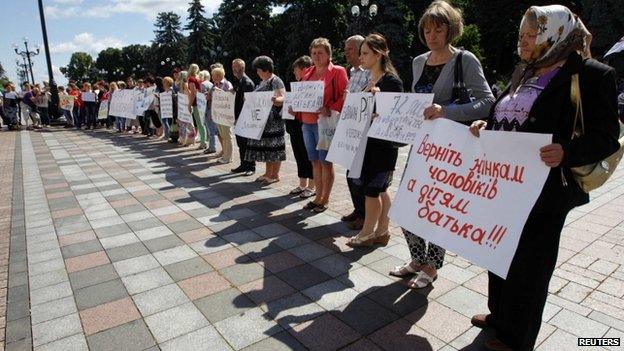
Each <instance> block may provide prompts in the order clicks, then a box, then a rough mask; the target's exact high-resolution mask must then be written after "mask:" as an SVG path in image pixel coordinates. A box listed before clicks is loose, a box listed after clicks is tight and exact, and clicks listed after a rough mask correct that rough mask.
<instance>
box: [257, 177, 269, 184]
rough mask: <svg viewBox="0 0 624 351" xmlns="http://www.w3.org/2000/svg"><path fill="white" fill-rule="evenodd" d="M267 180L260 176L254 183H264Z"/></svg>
mask: <svg viewBox="0 0 624 351" xmlns="http://www.w3.org/2000/svg"><path fill="white" fill-rule="evenodd" d="M267 179H269V178H267V177H266V176H263V175H261V176H259V177H258V178H256V180H255V181H256V182H258V183H262V182H264V181H265V180H267Z"/></svg>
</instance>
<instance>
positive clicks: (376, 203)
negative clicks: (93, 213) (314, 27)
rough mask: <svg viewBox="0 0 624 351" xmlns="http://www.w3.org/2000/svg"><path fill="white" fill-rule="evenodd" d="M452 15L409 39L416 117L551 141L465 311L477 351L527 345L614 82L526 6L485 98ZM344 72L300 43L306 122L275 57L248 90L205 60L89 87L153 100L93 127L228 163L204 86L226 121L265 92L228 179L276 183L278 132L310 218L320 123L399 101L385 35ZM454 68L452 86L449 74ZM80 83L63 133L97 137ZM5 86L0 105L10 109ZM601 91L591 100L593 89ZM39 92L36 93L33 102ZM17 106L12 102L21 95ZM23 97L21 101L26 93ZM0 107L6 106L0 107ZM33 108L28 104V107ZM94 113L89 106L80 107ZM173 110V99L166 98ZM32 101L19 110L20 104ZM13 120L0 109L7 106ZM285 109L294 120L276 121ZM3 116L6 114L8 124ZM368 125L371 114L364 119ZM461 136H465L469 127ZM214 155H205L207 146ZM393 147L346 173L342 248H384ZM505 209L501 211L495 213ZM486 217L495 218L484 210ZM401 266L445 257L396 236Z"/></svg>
mask: <svg viewBox="0 0 624 351" xmlns="http://www.w3.org/2000/svg"><path fill="white" fill-rule="evenodd" d="M462 28H463V19H462V16H461V13H460V12H459V11H458V10H457V9H456V8H454V7H453V6H451V5H450V4H449V3H447V2H445V1H434V2H433V3H432V4H431V5H430V6H429V7H428V8H427V9H426V11H425V13H424V14H423V15H422V17H421V19H420V22H419V31H418V36H419V38H420V40H421V41H422V42H423V43H425V44H426V45H427V47H428V48H429V51H428V52H427V53H425V54H422V55H420V56H418V57H416V58H415V59H414V61H413V80H412V82H413V83H412V87H411V91H412V92H413V93H433V94H434V103H433V104H432V105H431V106H429V107H428V108H427V109H426V110H425V111H424V117H425V119H428V120H432V119H436V118H447V119H450V120H453V121H457V122H460V123H464V124H466V125H468V126H470V131H471V132H472V133H473V134H474V135H475V136H477V137H478V135H479V130H482V129H490V130H495V131H500V132H532V133H550V134H553V142H552V144H550V145H547V146H544V147H543V148H541V150H540V158H541V159H542V161H543V162H544V163H545V164H546V165H547V166H549V167H551V171H550V174H549V176H548V179H547V181H546V184H545V185H544V188H543V189H542V191H541V194H540V196H539V198H538V200H537V203H536V204H535V206H534V207H533V209H532V211H531V213H530V215H529V218H528V220H527V223H526V225H525V228H524V230H523V232H522V234H521V238H520V242H519V245H518V248H517V252H516V254H515V257H514V259H513V261H512V263H511V267H510V269H509V273H508V276H507V278H506V279H505V280H504V279H501V278H500V277H498V276H496V275H494V274H492V273H490V274H489V290H488V291H489V294H488V295H489V296H488V308H489V310H490V313H489V314H487V315H485V314H483V315H481V314H480V315H475V316H474V317H473V318H472V321H471V322H472V324H473V325H475V326H477V327H480V328H492V329H493V330H494V331H495V332H496V334H495V337H494V338H492V339H491V340H488V341H486V342H485V347H486V348H487V349H490V350H532V349H533V347H534V345H535V341H536V338H537V335H538V332H539V328H540V326H541V316H542V312H543V309H544V305H545V302H546V297H547V295H548V284H549V281H550V278H551V276H552V273H553V271H554V268H555V263H556V258H557V253H558V246H559V236H560V233H561V230H562V228H563V225H564V222H565V218H566V215H567V213H568V212H569V211H570V210H571V209H572V208H574V207H575V206H579V205H582V204H584V203H587V202H588V201H589V198H588V196H587V194H586V193H585V192H583V191H582V190H581V189H580V187H579V186H578V184H576V182H575V181H574V180H573V175H572V173H571V171H570V167H574V166H579V165H583V164H588V163H592V162H597V161H599V160H601V159H603V158H604V157H606V156H607V155H609V154H611V153H613V152H614V151H615V150H617V148H618V143H617V139H618V132H619V128H618V124H617V105H616V100H617V99H616V95H617V94H616V89H615V75H614V71H613V69H612V68H610V67H608V66H605V65H602V64H600V63H598V62H597V61H595V60H592V59H584V58H583V56H588V55H587V54H588V51H587V48H588V46H589V41H590V40H591V35H590V34H589V32H588V31H587V30H586V29H585V26H584V25H583V23H582V22H581V21H580V19H578V17H577V16H576V15H574V14H573V13H572V12H570V10H569V9H567V8H566V7H563V6H560V5H551V6H545V7H536V6H534V7H531V8H530V9H529V10H528V11H527V12H526V13H525V15H524V16H523V18H522V22H521V24H520V34H519V39H518V54H519V56H520V58H521V61H520V63H519V64H518V66H517V68H516V70H515V72H514V74H513V76H512V78H511V84H510V86H509V87H507V88H506V89H505V90H504V91H503V92H501V94H500V97H498V99H497V100H495V98H494V95H493V94H492V92H491V90H490V87H489V85H488V83H487V81H486V79H485V76H484V73H483V69H482V67H481V64H480V62H479V60H478V59H477V58H476V57H475V56H474V55H473V54H472V53H470V52H469V51H466V50H462V49H458V48H455V47H453V46H452V45H451V43H452V42H453V41H454V40H455V39H456V38H457V37H459V36H460V35H461V33H462ZM344 52H345V57H346V60H347V62H348V64H349V68H348V69H346V68H344V67H341V66H338V65H335V64H333V63H332V46H331V44H330V43H329V41H328V40H327V39H324V38H317V39H315V40H313V41H312V43H311V44H310V47H309V55H310V56H302V57H300V58H299V59H297V60H296V61H295V62H294V63H293V64H292V70H293V73H294V76H295V78H296V79H297V80H298V81H322V82H324V87H325V89H324V97H323V107H322V108H321V109H320V110H319V111H317V112H316V113H301V112H297V113H295V112H293V111H292V109H289V110H287V111H285V110H284V109H283V103H284V93H285V91H286V86H285V84H284V82H283V81H282V79H280V77H278V76H276V75H275V73H274V63H273V60H272V59H271V58H269V57H267V56H259V57H257V58H255V59H254V60H253V62H252V64H251V66H252V70H251V71H252V72H254V74H256V75H257V76H258V77H259V78H260V80H261V82H260V84H259V85H258V86H256V85H255V84H254V83H253V81H252V80H251V79H250V78H249V77H248V76H247V75H246V74H245V71H246V64H245V62H244V61H243V60H241V59H236V60H234V61H233V62H232V65H231V69H232V73H233V75H234V77H235V79H234V81H233V82H229V81H228V80H226V79H225V67H224V66H223V65H221V64H214V65H212V66H211V67H210V71H201V70H200V68H199V67H198V66H197V65H195V64H192V65H190V67H189V68H188V70H185V71H180V70H175V71H174V72H173V74H172V77H164V78H156V79H152V78H147V79H145V80H142V81H141V80H139V81H138V85H137V86H135V84H134V81H133V80H132V79H128V80H126V82H117V83H110V84H108V85H107V84H106V83H103V82H101V83H98V84H97V86H96V87H95V91H96V92H97V96H98V99H97V100H96V101H104V100H106V99H109V98H110V94H111V92H114V91H115V90H116V89H148V88H150V87H152V86H154V87H155V90H154V94H156V95H155V99H154V100H153V102H152V103H151V105H150V106H149V107H148V108H147V110H146V112H145V113H144V114H143V115H141V116H138V118H137V119H124V118H115V120H113V118H112V117H111V116H106V119H105V121H104V124H105V125H106V126H107V127H108V128H113V127H116V129H117V131H118V132H120V133H124V132H125V133H130V132H132V133H138V132H139V131H141V132H142V133H144V134H146V135H153V136H155V137H157V138H160V139H167V140H169V141H170V142H172V143H178V144H179V145H181V146H189V145H194V144H195V143H196V142H198V143H199V145H198V146H197V149H198V150H204V151H203V152H204V153H206V154H215V155H216V156H217V157H218V162H219V163H221V164H227V163H230V162H231V161H232V149H233V140H232V135H231V134H232V133H231V130H230V127H227V126H224V125H220V124H216V123H215V122H214V121H213V119H212V116H211V112H210V111H211V108H210V106H211V101H212V94H213V92H214V91H216V90H221V91H229V92H232V93H233V94H235V117H236V119H238V117H239V115H240V113H241V110H242V106H243V104H244V94H245V93H246V92H252V91H256V92H260V91H272V92H273V94H274V95H273V99H272V101H273V106H272V109H271V112H270V115H269V118H268V121H267V123H266V126H265V128H264V131H263V133H262V137H261V138H260V140H254V139H248V138H244V137H240V136H236V143H237V145H238V149H239V158H240V160H241V163H240V165H238V166H237V167H235V168H233V169H232V172H233V173H241V174H244V175H247V176H251V175H253V174H254V173H255V171H256V164H257V163H265V171H264V172H263V174H262V175H260V176H259V177H258V178H257V179H256V181H257V182H259V183H261V184H263V185H270V184H273V183H276V182H279V181H280V176H279V172H280V165H281V162H282V161H284V160H285V159H286V148H285V133H286V132H287V133H288V134H289V135H290V142H291V145H292V150H293V154H294V157H295V160H296V163H297V173H298V177H299V184H298V186H297V187H296V188H294V189H292V191H291V194H294V195H299V196H301V197H302V198H311V200H310V201H309V202H307V203H306V204H305V206H304V207H303V208H304V209H306V210H309V211H314V212H316V213H321V212H323V211H325V210H327V208H328V206H329V204H330V196H331V192H332V188H333V184H334V168H333V164H332V163H331V162H328V161H327V160H326V156H327V150H328V148H329V147H328V145H321V139H322V138H321V136H319V123H320V122H323V119H326V118H328V117H331V116H332V115H335V114H339V113H340V111H341V109H342V105H343V103H344V100H345V96H346V94H348V93H349V92H371V93H373V94H374V93H376V92H402V91H403V82H402V80H401V78H400V77H399V75H398V73H397V71H396V70H395V68H394V67H393V65H392V60H391V58H390V55H389V52H390V49H389V47H388V44H387V41H386V39H385V38H384V37H383V36H382V35H379V34H371V35H368V36H367V37H362V36H353V37H350V38H348V39H347V40H346V42H345V43H344ZM458 67H461V70H462V71H463V75H462V77H460V80H461V82H462V85H461V86H465V90H464V91H463V95H466V94H467V96H463V97H462V96H461V95H462V91H461V89H458V88H460V87H461V86H458V84H457V83H458V82H457V78H456V77H455V71H456V70H457V69H458ZM574 74H580V82H581V83H580V87H581V93H583V92H590V93H584V94H582V99H583V107H582V112H583V114H584V119H585V125H586V126H587V128H586V129H585V131H584V134H583V135H581V136H580V137H573V136H572V135H573V130H574V123H573V117H574V114H575V110H574V108H573V106H572V103H571V98H570V84H571V83H570V82H571V77H572V76H573V75H574ZM91 89H92V88H91V86H90V85H88V83H85V84H84V85H83V86H82V89H81V90H82V91H80V90H78V89H77V87H76V86H75V85H72V84H70V87H69V89H68V91H67V92H66V94H69V95H74V96H75V100H74V109H73V111H72V113H68V116H73V119H72V118H69V117H68V127H69V126H71V125H72V123H73V126H75V127H76V128H80V127H81V124H82V123H83V121H86V128H87V129H89V128H97V118H95V117H94V116H96V113H97V105H87V102H83V101H82V100H81V92H91V91H93V90H91ZM7 91H8V93H7V92H6V91H5V100H4V101H5V102H4V110H5V114H6V111H9V110H11V109H13V108H14V107H15V105H14V103H13V102H12V101H11V99H10V98H9V99H8V100H7V94H11V90H10V89H9V90H7ZM169 91H172V92H173V93H175V94H185V95H187V96H188V98H189V113H190V114H191V115H192V117H193V118H192V122H183V121H181V120H179V119H178V118H177V115H176V113H175V112H176V110H177V109H176V108H175V106H174V108H173V111H174V114H173V116H172V118H162V116H161V114H160V112H159V100H158V93H161V92H169ZM595 92H600V93H595ZM33 94H34V96H37V94H36V93H33ZM198 94H205V96H206V99H207V105H208V106H207V108H206V113H205V115H204V116H200V114H199V109H198V107H197V101H196V100H197V99H196V97H197V96H198ZM24 99H25V98H23V100H24ZM31 100H32V98H31ZM7 101H8V102H7ZM34 103H35V104H36V102H34ZM88 103H89V104H96V102H88ZM173 103H174V105H175V104H176V99H173ZM29 106H30V105H29ZM11 111H12V110H11ZM285 114H291V115H292V116H294V119H284V118H283V117H284V116H285ZM11 116H13V115H11ZM374 116H375V115H374ZM467 132H468V131H467ZM217 140H218V141H219V144H220V146H221V150H220V151H219V152H218V153H217V142H216V141H217ZM401 146H403V145H400V144H396V143H393V142H389V141H383V140H379V139H373V138H368V140H367V144H366V149H365V156H364V162H363V167H362V171H361V176H360V177H359V178H357V179H351V178H347V183H348V188H349V191H350V194H351V198H352V202H353V206H354V210H353V211H352V213H350V214H348V215H346V216H344V217H343V218H342V220H343V221H344V222H347V225H348V227H349V228H350V229H353V230H358V231H359V232H358V233H357V235H355V236H353V237H351V238H350V239H349V240H348V242H347V245H349V246H352V247H356V248H357V247H362V246H373V245H387V243H388V241H389V238H390V235H389V232H388V228H389V218H388V211H389V208H390V203H391V200H390V197H389V195H388V192H387V189H388V187H389V186H390V184H391V181H392V178H393V172H394V170H395V166H396V162H397V157H398V148H400V147H401ZM501 210H503V209H501ZM492 215H496V214H492ZM403 232H404V235H405V238H406V240H407V244H408V247H409V250H410V253H411V258H412V259H411V260H410V261H409V262H407V263H405V264H404V265H402V266H399V267H396V268H394V269H393V270H392V271H390V272H389V273H390V274H391V275H393V276H397V277H407V278H408V280H407V285H408V287H409V288H413V289H422V288H425V287H428V286H430V285H432V283H433V282H434V281H435V280H436V278H437V270H438V269H439V268H441V267H442V265H443V263H444V256H445V250H444V249H443V248H442V247H439V246H437V245H435V244H433V243H430V242H426V241H425V240H424V239H422V238H421V237H419V236H418V233H412V232H409V231H407V230H403Z"/></svg>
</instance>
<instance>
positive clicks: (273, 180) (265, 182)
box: [262, 178, 280, 186]
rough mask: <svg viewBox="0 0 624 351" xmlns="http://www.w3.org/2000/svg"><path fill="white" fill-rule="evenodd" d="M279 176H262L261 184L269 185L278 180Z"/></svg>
mask: <svg viewBox="0 0 624 351" xmlns="http://www.w3.org/2000/svg"><path fill="white" fill-rule="evenodd" d="M279 181H280V180H279V178H264V180H263V181H262V185H263V186H266V185H271V184H273V183H277V182H279Z"/></svg>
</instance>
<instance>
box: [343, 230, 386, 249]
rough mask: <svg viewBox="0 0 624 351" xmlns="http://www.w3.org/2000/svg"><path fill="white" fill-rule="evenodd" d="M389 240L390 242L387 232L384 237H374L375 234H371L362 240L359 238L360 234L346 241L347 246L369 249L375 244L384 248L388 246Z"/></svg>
mask: <svg viewBox="0 0 624 351" xmlns="http://www.w3.org/2000/svg"><path fill="white" fill-rule="evenodd" d="M389 240H390V235H389V234H388V233H387V232H386V234H384V235H376V234H375V233H373V234H372V235H371V236H369V237H366V238H362V237H360V234H358V235H356V236H352V237H351V238H349V240H348V241H347V246H350V247H363V246H366V247H370V246H373V245H376V244H379V245H381V246H386V245H388V241H389Z"/></svg>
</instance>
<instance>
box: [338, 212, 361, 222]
mask: <svg viewBox="0 0 624 351" xmlns="http://www.w3.org/2000/svg"><path fill="white" fill-rule="evenodd" d="M358 218H360V216H359V215H358V214H357V213H355V211H353V212H351V213H350V214H348V215H346V216H342V218H340V220H341V221H343V222H353V221H355V220H356V219H358Z"/></svg>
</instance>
